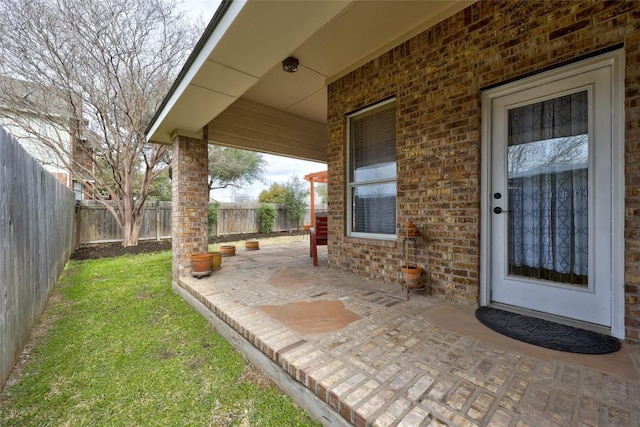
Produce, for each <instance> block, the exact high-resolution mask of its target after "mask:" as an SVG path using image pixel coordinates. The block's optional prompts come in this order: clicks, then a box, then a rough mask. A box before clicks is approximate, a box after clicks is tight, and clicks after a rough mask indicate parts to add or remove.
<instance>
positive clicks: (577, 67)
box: [480, 49, 625, 339]
mask: <svg viewBox="0 0 640 427" xmlns="http://www.w3.org/2000/svg"><path fill="white" fill-rule="evenodd" d="M605 66H610V67H611V70H612V74H611V76H612V82H611V85H612V86H611V93H612V97H613V100H612V106H611V110H612V123H611V125H612V135H611V138H612V140H611V145H612V146H611V163H612V165H611V166H612V167H611V185H612V203H613V205H612V212H611V214H612V217H611V221H612V223H611V335H613V336H615V337H617V338H621V339H624V335H625V330H624V326H625V325H624V243H625V242H624V49H618V50H615V51H611V52H607V53H604V54H601V55H598V56H593V57H590V58H588V59H584V60H582V61H578V62H574V63H571V64H569V65H564V66H561V67H559V68H556V69H553V70H548V71H544V72H541V73H539V74H536V75H533V76H529V77H525V78H523V79H521V80H517V81H511V82H509V83H505V84H504V85H500V86H497V87H492V88H491V89H487V90H485V91H482V104H481V120H482V128H481V153H480V158H481V170H480V182H481V185H480V306H486V305H490V304H491V285H490V284H491V256H490V254H491V236H492V234H491V233H492V230H491V205H492V198H491V185H492V183H491V149H492V147H491V132H492V129H491V126H492V113H491V109H492V108H491V107H492V103H493V100H494V99H496V98H499V97H501V96H505V95H508V94H511V93H514V92H518V91H521V90H525V89H530V88H534V87H537V86H541V85H544V84H547V83H550V82H553V81H555V80H560V79H564V78H569V77H571V76H574V75H576V74H579V73H583V72H587V71H591V70H594V69H597V68H601V67H605Z"/></svg>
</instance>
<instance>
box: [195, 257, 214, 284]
mask: <svg viewBox="0 0 640 427" xmlns="http://www.w3.org/2000/svg"><path fill="white" fill-rule="evenodd" d="M212 259H213V254H210V253H202V254H193V255H191V275H192V276H193V277H197V278H198V279H199V278H201V277H204V276H209V275H210V274H211V262H212Z"/></svg>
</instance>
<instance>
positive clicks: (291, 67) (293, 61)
mask: <svg viewBox="0 0 640 427" xmlns="http://www.w3.org/2000/svg"><path fill="white" fill-rule="evenodd" d="M298 64H299V62H298V59H297V58H294V57H293V56H290V57H288V58H287V59H285V60H284V61H282V69H283V70H284V71H286V72H287V73H295V72H296V71H298Z"/></svg>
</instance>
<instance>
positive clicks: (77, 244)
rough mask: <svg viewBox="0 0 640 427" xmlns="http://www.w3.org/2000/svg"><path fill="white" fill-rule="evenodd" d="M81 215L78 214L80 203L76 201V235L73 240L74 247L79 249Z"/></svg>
mask: <svg viewBox="0 0 640 427" xmlns="http://www.w3.org/2000/svg"><path fill="white" fill-rule="evenodd" d="M81 216H82V215H80V203H79V202H76V212H75V217H76V221H75V222H76V235H75V242H74V249H79V248H80V232H81V231H82V227H81V225H82V224H80V218H81Z"/></svg>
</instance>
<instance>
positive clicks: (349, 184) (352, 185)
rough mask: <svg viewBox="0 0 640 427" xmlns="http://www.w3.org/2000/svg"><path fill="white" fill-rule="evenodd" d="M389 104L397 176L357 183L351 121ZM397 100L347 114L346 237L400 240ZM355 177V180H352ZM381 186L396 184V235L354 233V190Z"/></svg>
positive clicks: (379, 103) (391, 99)
mask: <svg viewBox="0 0 640 427" xmlns="http://www.w3.org/2000/svg"><path fill="white" fill-rule="evenodd" d="M389 104H394V106H393V109H394V110H395V115H396V122H395V124H394V147H393V148H394V153H395V157H394V163H395V164H396V168H395V175H394V176H393V178H384V179H372V180H367V181H355V174H354V173H352V172H353V171H352V169H351V168H352V165H351V121H352V119H353V118H355V117H358V116H360V115H362V114H367V113H368V114H372V115H373V114H375V112H374V110H378V109H379V110H384V109H386V108H391V107H389ZM395 104H396V98H395V97H392V98H389V99H385V100H383V101H380V102H377V103H375V104H372V105H370V106H368V107H365V108H362V109H360V110H357V111H354V112H352V113H349V114H346V116H345V117H346V142H347V143H346V153H345V159H346V160H345V161H346V164H345V166H346V167H345V174H346V176H345V188H346V193H347V194H346V202H347V205H346V206H347V209H346V211H347V212H346V217H347V222H346V235H347V237H356V238H366V239H375V240H397V239H398V224H397V222H398V221H397V219H398V164H397V159H398V158H397V105H395ZM352 177H353V178H352ZM379 184H394V186H395V196H396V207H395V209H396V212H395V217H396V221H395V224H394V229H395V231H394V233H393V234H383V233H367V232H358V231H353V209H354V207H353V192H354V189H356V188H358V187H366V186H370V185H379Z"/></svg>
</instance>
